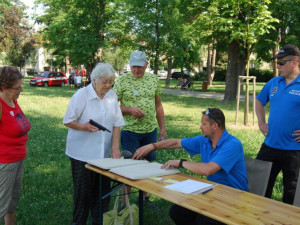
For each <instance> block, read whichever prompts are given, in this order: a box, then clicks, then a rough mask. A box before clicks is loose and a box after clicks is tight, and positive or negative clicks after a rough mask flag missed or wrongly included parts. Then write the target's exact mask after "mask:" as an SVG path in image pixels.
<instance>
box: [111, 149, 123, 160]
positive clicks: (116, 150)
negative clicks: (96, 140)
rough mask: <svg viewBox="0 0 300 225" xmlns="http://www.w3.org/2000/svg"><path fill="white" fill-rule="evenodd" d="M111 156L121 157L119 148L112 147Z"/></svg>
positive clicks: (114, 157)
mask: <svg viewBox="0 0 300 225" xmlns="http://www.w3.org/2000/svg"><path fill="white" fill-rule="evenodd" d="M111 157H112V158H113V159H119V158H121V152H120V150H119V148H116V149H114V148H112V149H111Z"/></svg>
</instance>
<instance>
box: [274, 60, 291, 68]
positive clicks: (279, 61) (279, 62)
mask: <svg viewBox="0 0 300 225" xmlns="http://www.w3.org/2000/svg"><path fill="white" fill-rule="evenodd" d="M288 61H293V60H292V59H287V60H278V61H277V65H279V66H284V65H285V64H286V62H288Z"/></svg>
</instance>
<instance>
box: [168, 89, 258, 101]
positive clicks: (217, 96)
mask: <svg viewBox="0 0 300 225" xmlns="http://www.w3.org/2000/svg"><path fill="white" fill-rule="evenodd" d="M162 92H163V93H166V94H172V95H182V96H192V97H196V98H212V99H217V100H223V99H224V94H223V93H211V92H200V91H187V90H181V89H167V88H163V89H162ZM240 100H241V101H244V100H245V97H244V96H241V97H240ZM249 100H250V101H252V96H251V97H250V98H249Z"/></svg>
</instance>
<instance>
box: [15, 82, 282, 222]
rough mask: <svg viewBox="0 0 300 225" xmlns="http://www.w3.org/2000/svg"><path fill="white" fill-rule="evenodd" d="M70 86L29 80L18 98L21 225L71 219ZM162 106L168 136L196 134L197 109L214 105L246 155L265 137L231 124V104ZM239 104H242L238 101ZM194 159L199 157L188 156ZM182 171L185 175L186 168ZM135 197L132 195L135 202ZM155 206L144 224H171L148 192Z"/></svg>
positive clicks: (166, 100)
mask: <svg viewBox="0 0 300 225" xmlns="http://www.w3.org/2000/svg"><path fill="white" fill-rule="evenodd" d="M75 91H76V90H75V89H71V88H69V87H63V88H62V87H48V88H44V87H31V86H29V85H28V78H27V79H26V84H25V87H24V92H23V93H22V94H21V96H20V98H19V104H20V105H21V107H22V109H23V111H24V112H25V114H26V116H27V117H28V118H29V120H30V122H31V124H32V129H31V131H30V133H29V140H28V144H27V147H28V154H27V158H26V161H25V175H24V180H23V189H22V196H21V200H20V202H19V206H18V210H17V224H20V225H65V224H66V225H67V224H70V223H71V220H72V210H73V199H72V194H73V191H72V178H71V169H70V161H69V158H68V157H67V156H66V155H65V153H64V152H65V142H66V137H67V128H66V127H64V126H63V125H62V119H63V116H64V113H65V111H66V108H67V106H68V103H69V101H70V98H71V96H72V95H73V94H74V93H75ZM162 101H163V106H164V110H165V120H166V127H167V135H168V138H184V137H192V136H194V135H198V134H201V131H200V129H199V127H200V117H201V112H202V111H203V110H205V109H206V108H207V107H219V108H221V109H222V110H223V111H224V113H225V116H226V119H227V121H226V126H227V129H228V130H229V132H230V133H231V134H233V135H235V136H236V137H238V138H239V139H240V140H241V142H242V143H243V145H244V150H245V154H246V155H247V156H250V157H255V156H256V154H257V152H258V150H259V148H260V145H261V143H262V142H263V139H264V137H263V136H262V135H261V134H260V132H259V131H258V128H257V126H249V127H245V126H243V125H241V124H242V116H241V115H242V110H240V120H239V122H238V124H237V125H235V124H234V118H235V117H234V116H235V104H233V103H231V104H227V105H223V104H222V103H221V101H218V100H213V99H199V98H193V97H184V96H174V95H168V94H163V95H162ZM240 108H241V109H242V108H243V102H242V103H241V107H240ZM157 153H158V157H157V158H158V161H159V162H161V163H163V162H166V161H167V160H169V159H175V158H176V159H178V158H188V155H187V153H185V151H183V150H181V149H176V150H175V151H170V150H169V151H168V150H161V151H158V152H157ZM190 160H193V161H199V160H200V158H199V156H194V157H192V158H190ZM183 171H184V172H186V173H188V172H187V171H186V170H183ZM281 188H282V185H281V178H280V179H279V180H278V182H277V184H276V189H275V194H274V198H275V199H277V200H279V199H280V198H281ZM136 199H137V195H136V194H135V195H134V196H131V200H132V201H136ZM151 199H152V200H155V202H156V204H157V205H158V206H159V207H160V210H159V211H158V212H153V211H151V210H149V209H147V208H145V216H144V218H145V219H144V220H145V223H144V224H145V225H148V224H149V225H150V224H155V225H168V224H173V223H172V221H171V220H170V218H169V216H168V210H169V208H170V206H171V205H172V204H171V203H169V202H167V201H165V200H162V199H159V198H158V197H156V196H151Z"/></svg>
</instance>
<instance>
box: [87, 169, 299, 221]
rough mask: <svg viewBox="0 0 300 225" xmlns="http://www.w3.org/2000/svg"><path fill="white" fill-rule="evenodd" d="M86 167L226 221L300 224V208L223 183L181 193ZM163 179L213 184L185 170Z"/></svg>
mask: <svg viewBox="0 0 300 225" xmlns="http://www.w3.org/2000/svg"><path fill="white" fill-rule="evenodd" d="M86 168H88V169H90V170H92V171H95V172H97V173H99V174H102V175H104V176H107V177H110V178H111V179H113V180H116V181H119V182H121V183H124V184H128V185H130V186H132V187H135V188H137V189H139V190H140V192H141V191H145V192H148V193H151V194H153V195H156V196H158V197H160V198H162V199H165V200H167V201H169V202H172V203H174V204H177V205H180V206H182V207H185V208H187V209H190V210H192V211H195V212H197V213H200V214H203V215H205V216H208V217H210V218H213V219H216V220H218V221H221V222H223V223H226V224H238V225H240V224H255V225H258V224H300V208H299V207H295V206H292V205H288V204H285V203H282V202H279V201H275V200H272V199H268V198H264V197H261V196H259V195H255V194H251V193H249V192H245V191H241V190H237V189H235V188H231V187H227V186H224V185H221V184H218V185H217V186H216V187H214V189H213V190H212V191H210V192H208V193H206V194H198V195H194V194H182V193H179V192H175V191H172V190H168V189H166V188H164V186H165V185H168V184H167V183H165V182H163V181H154V180H151V179H143V180H130V179H127V178H125V177H122V176H119V175H117V174H114V173H111V172H109V171H107V170H102V169H100V168H98V167H95V166H92V165H89V164H87V165H86ZM163 178H164V179H173V180H178V181H183V180H187V179H193V180H198V181H202V182H208V183H213V182H209V181H207V180H203V179H200V178H197V177H192V176H189V175H187V174H183V173H179V174H173V175H168V176H164V177H163ZM140 197H141V196H140Z"/></svg>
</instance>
